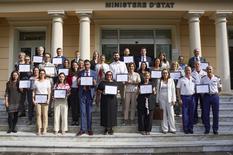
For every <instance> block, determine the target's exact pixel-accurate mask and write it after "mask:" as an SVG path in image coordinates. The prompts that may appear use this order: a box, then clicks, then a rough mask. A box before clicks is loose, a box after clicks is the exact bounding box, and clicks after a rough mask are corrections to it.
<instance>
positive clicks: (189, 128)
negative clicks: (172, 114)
mask: <svg viewBox="0 0 233 155" xmlns="http://www.w3.org/2000/svg"><path fill="white" fill-rule="evenodd" d="M176 87H177V96H178V101H179V103H180V104H182V120H183V130H184V133H185V134H189V133H190V134H193V118H194V117H193V116H194V96H193V94H194V92H195V91H194V90H195V89H194V88H195V83H194V79H193V78H192V76H191V68H190V67H189V66H186V67H185V76H184V77H182V78H180V79H179V80H178V83H177V86H176Z"/></svg>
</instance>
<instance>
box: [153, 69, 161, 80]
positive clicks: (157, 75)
mask: <svg viewBox="0 0 233 155" xmlns="http://www.w3.org/2000/svg"><path fill="white" fill-rule="evenodd" d="M161 76H162V71H160V70H158V71H151V78H152V79H159V78H161Z"/></svg>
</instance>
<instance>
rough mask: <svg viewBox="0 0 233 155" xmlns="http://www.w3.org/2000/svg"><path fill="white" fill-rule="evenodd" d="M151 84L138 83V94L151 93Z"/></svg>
mask: <svg viewBox="0 0 233 155" xmlns="http://www.w3.org/2000/svg"><path fill="white" fill-rule="evenodd" d="M151 93H152V85H140V94H151Z"/></svg>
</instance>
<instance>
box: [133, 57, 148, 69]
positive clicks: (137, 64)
mask: <svg viewBox="0 0 233 155" xmlns="http://www.w3.org/2000/svg"><path fill="white" fill-rule="evenodd" d="M134 61H135V63H136V66H137V68H138V67H139V62H141V55H140V56H137V57H135V60H134ZM146 62H148V63H149V66H151V65H152V59H151V57H149V56H146ZM149 66H147V68H149Z"/></svg>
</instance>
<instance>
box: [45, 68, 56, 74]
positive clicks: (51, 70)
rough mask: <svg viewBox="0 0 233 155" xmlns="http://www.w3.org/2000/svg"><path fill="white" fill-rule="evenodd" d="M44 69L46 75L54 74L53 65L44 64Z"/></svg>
mask: <svg viewBox="0 0 233 155" xmlns="http://www.w3.org/2000/svg"><path fill="white" fill-rule="evenodd" d="M44 70H45V72H46V75H54V74H55V67H53V66H45V67H44Z"/></svg>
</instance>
